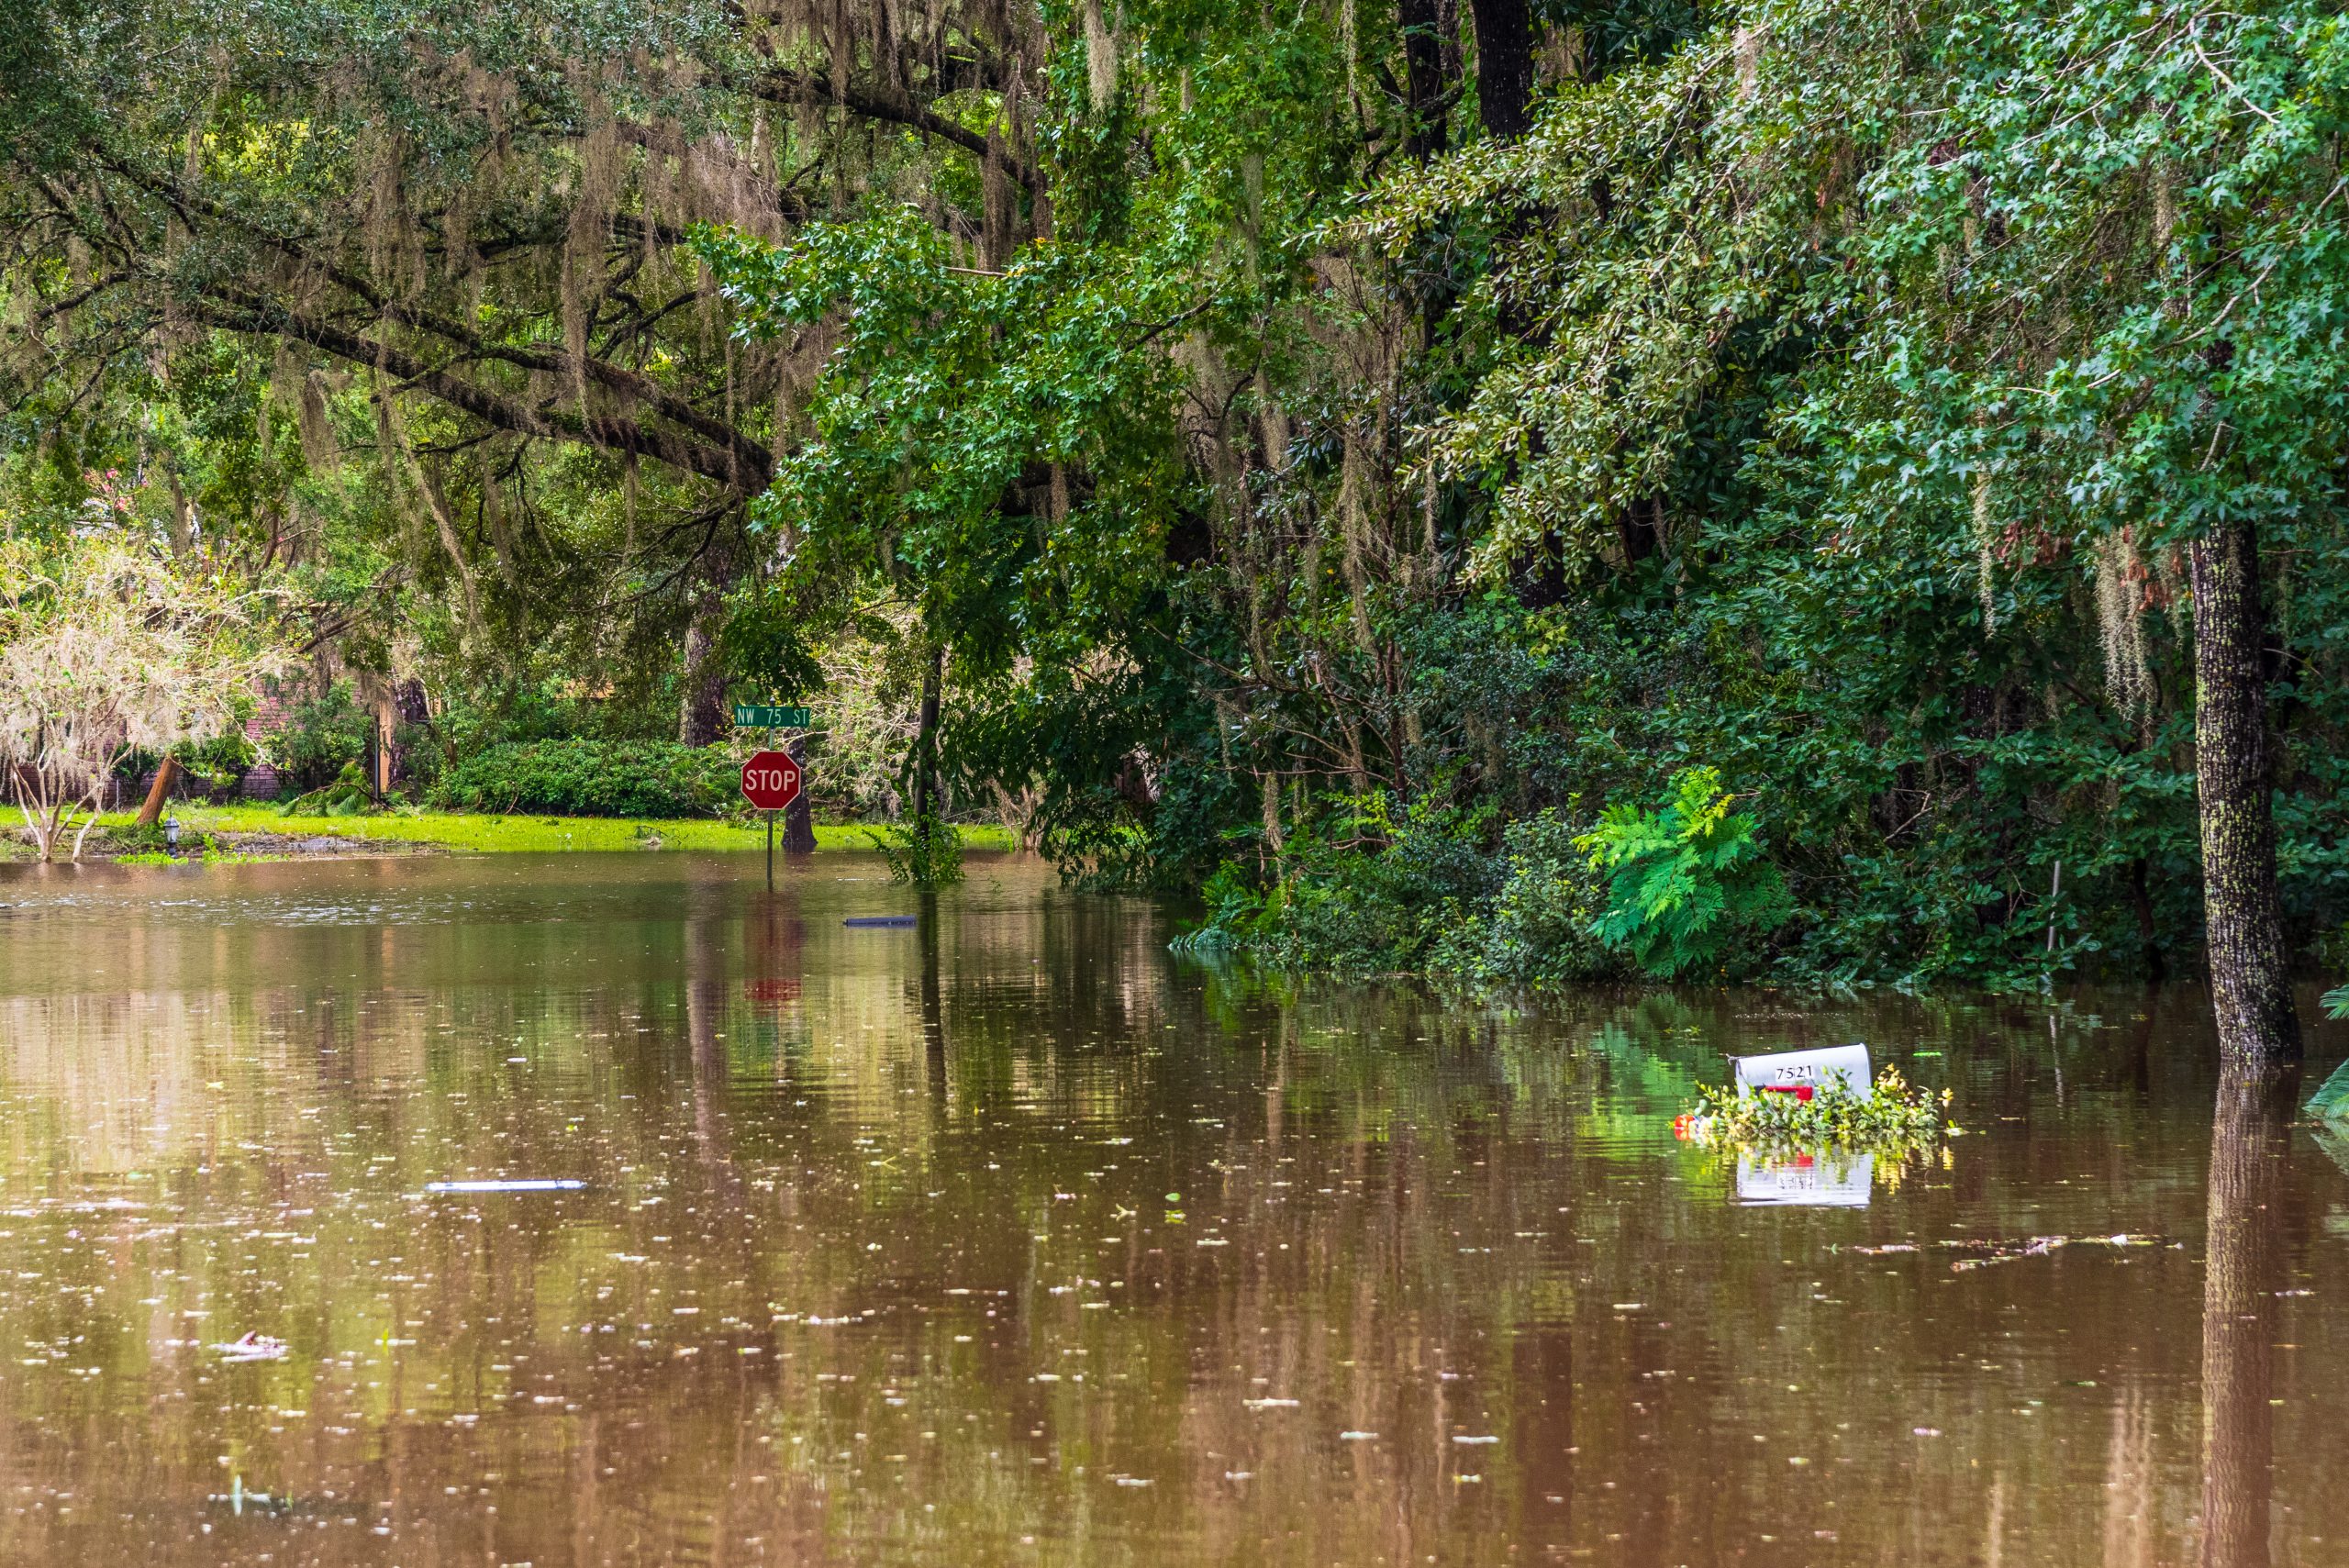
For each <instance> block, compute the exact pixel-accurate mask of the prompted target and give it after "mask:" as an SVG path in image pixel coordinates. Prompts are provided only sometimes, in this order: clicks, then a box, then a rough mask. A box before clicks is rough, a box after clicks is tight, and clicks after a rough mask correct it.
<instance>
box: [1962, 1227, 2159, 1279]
mask: <svg viewBox="0 0 2349 1568" xmlns="http://www.w3.org/2000/svg"><path fill="white" fill-rule="evenodd" d="M2169 1244H2170V1242H2169V1240H2168V1238H2166V1237H2163V1236H2132V1235H2130V1234H2128V1233H2127V1232H2123V1233H2121V1234H2120V1235H2117V1236H2033V1237H2032V1238H2031V1239H2030V1240H2027V1241H1964V1240H1946V1241H1942V1242H1938V1243H1936V1245H1939V1246H1943V1247H1948V1248H1954V1249H1958V1250H1962V1251H1971V1252H1978V1253H1980V1254H1981V1255H1980V1256H1978V1257H1972V1258H1960V1259H1958V1260H1957V1262H1954V1263H1952V1264H1950V1266H1949V1268H1950V1273H1959V1274H1962V1273H1965V1272H1966V1271H1967V1270H1969V1269H1987V1268H1988V1267H1989V1266H1990V1265H1991V1264H1993V1263H2011V1262H2014V1261H2015V1260H2016V1259H2017V1258H2043V1257H2045V1256H2046V1255H2047V1254H2048V1253H2050V1252H2054V1251H2059V1250H2061V1249H2063V1248H2065V1247H2162V1246H2167V1245H2169Z"/></svg>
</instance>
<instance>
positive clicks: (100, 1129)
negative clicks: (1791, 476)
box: [0, 855, 2349, 1568]
mask: <svg viewBox="0 0 2349 1568" xmlns="http://www.w3.org/2000/svg"><path fill="white" fill-rule="evenodd" d="M971 869H972V876H971V880H970V882H969V884H967V885H965V886H964V887H963V888H961V889H958V890H956V891H954V892H952V893H950V894H947V895H941V896H940V897H938V898H936V899H935V900H933V901H930V902H927V903H925V902H923V901H921V900H919V899H918V898H916V897H915V896H914V895H910V894H908V893H907V892H905V891H903V890H900V889H896V888H893V887H891V886H890V885H889V884H887V883H886V882H885V881H883V880H880V876H879V871H878V868H877V867H876V866H875V865H874V864H872V863H869V862H863V861H861V860H858V859H855V858H852V857H844V856H826V857H823V858H821V859H818V860H817V861H816V862H813V863H812V865H810V866H808V867H806V868H804V869H795V870H793V871H792V872H791V873H789V874H788V876H787V878H786V879H785V882H784V884H783V885H782V886H781V887H780V888H779V890H778V891H777V892H776V893H774V895H769V894H767V893H766V891H765V890H764V888H763V885H762V883H761V879H760V870H759V863H758V862H757V860H756V859H754V858H740V857H731V858H729V857H718V858H698V859H697V858H688V857H682V856H653V855H636V856H594V855H573V856H567V857H550V858H537V857H521V856H501V857H493V858H483V859H453V858H452V859H446V860H440V859H435V860H406V861H395V862H333V863H321V864H307V865H303V864H283V865H251V866H232V867H215V868H209V869H204V868H186V869H181V868H156V869H131V868H93V869H86V870H83V871H82V872H80V873H71V872H58V871H52V872H50V873H36V872H33V871H30V870H23V869H19V870H14V871H10V872H8V873H6V880H5V881H0V1346H4V1347H5V1356H6V1362H5V1367H4V1368H0V1562H7V1563H12V1564H13V1563H41V1564H75V1565H78V1564H105V1565H107V1568H114V1565H117V1564H133V1563H137V1564H150V1563H151V1564H164V1565H178V1564H198V1563H240V1564H242V1563H271V1564H277V1565H285V1564H303V1563H317V1564H334V1565H341V1564H403V1565H409V1568H429V1565H438V1564H459V1563H464V1564H500V1563H524V1562H528V1563H531V1564H534V1565H536V1568H557V1565H567V1564H581V1565H584V1564H589V1563H606V1562H610V1563H654V1562H711V1563H726V1564H748V1563H808V1564H813V1563H841V1564H866V1563H873V1564H879V1563H892V1564H895V1563H937V1564H956V1565H963V1564H973V1565H991V1564H998V1563H1001V1564H1020V1565H1026V1564H1063V1563H1066V1564H1074V1563H1086V1564H1095V1563H1098V1564H1137V1565H1147V1564H1194V1563H1218V1564H1257V1563H1266V1564H1284V1565H1286V1564H1297V1565H1304V1564H1314V1565H1321V1568H1327V1565H1331V1564H1342V1565H1353V1564H1375V1563H1387V1564H1395V1565H1397V1568H1400V1565H1403V1564H1423V1563H1430V1562H1433V1563H1440V1564H1468V1563H1475V1564H1501V1563H1513V1562H1544V1561H1570V1562H1598V1563H1621V1564H1630V1565H1639V1568H1645V1565H1648V1564H1682V1563H1685V1564H1692V1565H1697V1564H1716V1563H1741V1564H1799V1563H1817V1564H1876V1563H1894V1562H1898V1563H1903V1564H1927V1565H1938V1564H1961V1563H1965V1564H1999V1565H2018V1568H2020V1565H2025V1564H2042V1563H2056V1564H2101V1565H2105V1568H2123V1565H2125V1568H2140V1565H2147V1564H2158V1563H2180V1562H2195V1561H2198V1560H2202V1559H2204V1557H2205V1554H2206V1553H2207V1554H2208V1557H2209V1560H2211V1561H2218V1562H2226V1563H2229V1564H2232V1565H2235V1568H2242V1565H2245V1564H2251V1563H2261V1562H2276V1563H2283V1564H2321V1563H2344V1562H2349V1486H2344V1485H2343V1484H2342V1480H2341V1477H2342V1475H2343V1470H2344V1463H2349V1175H2344V1174H2343V1169H2342V1168H2341V1166H2340V1165H2338V1164H2337V1163H2336V1162H2335V1158H2334V1157H2333V1156H2332V1155H2331V1154H2328V1152H2327V1143H2326V1140H2325V1138H2324V1137H2323V1136H2321V1135H2320V1129H2319V1128H2318V1127H2317V1126H2316V1124H2314V1123H2312V1122H2311V1121H2310V1118H2308V1117H2307V1116H2306V1115H2305V1114H2304V1113H2302V1112H2301V1111H2300V1110H2299V1108H2298V1107H2299V1106H2300V1104H2301V1103H2302V1102H2304V1101H2305V1100H2306V1099H2307V1098H2308V1096H2309V1094H2310V1091H2311V1090H2312V1089H2313V1088H2314V1087H2315V1086H2316V1085H2317V1084H2319V1083H2320V1082H2321V1080H2322V1078H2323V1077H2324V1075H2325V1073H2326V1072H2327V1071H2328V1070H2329V1069H2330V1068H2331V1067H2332V1065H2333V1064H2334V1062H2337V1061H2338V1060H2339V1058H2340V1056H2341V1055H2342V1053H2343V1043H2344V1042H2343V1037H2342V1036H2341V1034H2340V1033H2339V1032H2338V1031H2337V1030H2334V1029H2329V1028H2327V1027H2326V1026H2321V1025H2320V1026H2317V1027H2316V1029H2315V1032H2314V1035H2313V1048H2312V1055H2311V1061H2310V1070H2309V1072H2308V1073H2307V1074H2306V1076H2305V1079H2304V1080H2303V1082H2302V1083H2300V1084H2298V1085H2296V1086H2288V1095H2287V1096H2286V1097H2282V1098H2277V1097H2276V1096H2265V1097H2263V1096H2262V1095H2258V1094H2255V1093H2243V1094H2231V1095H2220V1093H2219V1084H2218V1083H2217V1081H2216V1074H2215V1073H2214V1072H2213V1070H2212V1068H2211V1067H2210V1059H2211V1040H2210V1031H2209V1029H2208V1026H2207V1023H2206V1018H2205V1013H2204V1010H2203V1007H2202V1006H2201V1004H2200V1001H2199V998H2198V997H2197V996H2195V995H2192V994H2191V993H2188V992H2182V991H2173V992H2168V993H2164V994H2159V995H2154V994H2149V993H2139V992H2110V993H2095V994H2079V995H2070V996H2066V997H2065V998H2062V999H2061V1000H2059V1001H2058V1002H2056V1003H2054V1004H2052V1005H2051V1004H2046V1003H2042V1002H2037V1001H2031V1002H2009V1001H1996V1000H1978V999H1976V1000H1968V999H1943V1000H1937V1001H1926V1002H1920V1001H1916V1000H1911V999H1905V998H1899V997H1890V996H1887V997H1884V998H1880V999H1875V1000H1870V1001H1866V1002H1863V1003H1858V1004H1850V1005H1818V1004H1813V1003H1807V1002H1803V1001H1800V1000H1798V999H1795V998H1790V997H1787V996H1781V995H1769V994H1761V993H1746V994H1720V993H1686V994H1681V995H1578V996H1569V997H1565V998H1563V999H1558V1000H1554V1001H1551V1002H1546V1003H1542V1004H1538V1005H1537V1004H1531V1003H1520V1004H1516V1005H1510V1004H1507V1003H1502V1002H1496V1001H1491V1000H1462V999H1449V1000H1447V999H1445V998H1443V997H1442V996H1440V995H1436V994H1433V993H1431V992H1428V991H1425V990H1421V989H1418V988H1414V987H1407V986H1360V985H1345V984H1324V983H1312V984H1286V983H1267V982H1265V981H1264V980H1263V979H1261V978H1258V979H1252V978H1250V977H1249V976H1248V975H1246V974H1245V973H1240V972H1234V971H1228V970H1227V971H1219V970H1216V969H1213V968H1209V967H1205V966H1202V965H1200V964H1198V963H1197V962H1188V961H1185V960H1182V959H1178V958H1176V957H1174V956H1172V955H1170V954H1169V953H1168V952H1167V951H1166V949H1165V941H1166V937H1167V935H1168V933H1169V921H1168V919H1167V918H1166V917H1165V916H1164V915H1163V913H1162V912H1161V911H1159V910H1157V909H1156V908H1154V907H1152V906H1150V905H1148V904H1145V903H1141V902H1133V901H1119V900H1114V899H1108V898H1099V897H1085V896H1078V895H1070V894H1065V893H1063V892H1060V891H1058V890H1057V889H1056V888H1055V887H1054V886H1053V885H1052V881H1051V879H1050V876H1049V873H1045V872H1043V871H1041V870H1040V869H1039V868H1037V867H1035V866H1034V865H1033V864H1032V863H1023V862H1000V861H985V860H980V859H976V858H974V861H973V862H972V867H971ZM885 913H913V914H917V915H918V916H919V923H918V925H916V926H915V927H914V928H913V929H856V928H849V927H846V926H844V925H843V924H842V921H843V919H844V918H846V917H851V916H863V915H876V914H885ZM2311 1011H2312V1009H2311ZM1847 1040H1866V1041H1868V1042H1869V1043H1870V1044H1871V1045H1872V1046H1873V1047H1874V1048H1875V1050H1876V1054H1877V1058H1878V1060H1879V1061H1890V1062H1897V1063H1898V1064H1899V1065H1900V1066H1901V1067H1902V1068H1903V1069H1904V1070H1905V1071H1907V1072H1908V1073H1909V1075H1910V1076H1911V1077H1912V1078H1913V1079H1915V1080H1918V1081H1921V1082H1923V1083H1926V1084H1933V1085H1940V1084H1948V1085H1950V1086H1952V1087H1953V1088H1954V1090H1955V1094H1956V1101H1955V1113H1956V1116H1957V1119H1958V1120H1959V1121H1960V1122H1961V1123H1962V1124H1963V1125H1964V1126H1965V1128H1966V1129H1969V1134H1970V1135H1969V1136H1967V1137H1965V1138H1963V1139H1960V1140H1957V1141H1956V1142H1955V1143H1954V1145H1952V1147H1951V1151H1950V1156H1949V1159H1948V1162H1947V1163H1946V1165H1945V1166H1943V1165H1941V1164H1935V1165H1933V1166H1932V1167H1929V1168H1923V1169H1916V1168H1912V1169H1910V1170H1909V1171H1908V1172H1906V1173H1898V1180H1897V1181H1896V1180H1895V1179H1893V1177H1894V1175H1895V1174H1896V1173H1888V1172H1885V1171H1878V1170H1874V1169H1867V1168H1855V1167H1853V1166H1849V1165H1836V1164H1834V1163H1833V1162H1826V1163H1824V1164H1820V1165H1815V1166H1813V1167H1812V1168H1810V1169H1809V1170H1788V1171H1754V1170H1749V1171H1747V1172H1745V1173H1743V1175H1742V1177H1741V1174H1740V1173H1739V1172H1738V1171H1737V1170H1736V1168H1735V1166H1734V1164H1733V1163H1731V1164H1730V1165H1723V1164H1721V1163H1720V1162H1716V1161H1714V1160H1712V1159H1710V1158H1709V1157H1707V1156H1705V1155H1703V1154H1701V1153H1698V1152H1696V1151H1691V1150H1689V1149H1688V1148H1687V1147H1686V1146H1683V1145H1680V1144H1677V1143H1675V1140H1674V1139H1673V1136H1672V1132H1671V1126H1670V1124H1671V1121H1672V1118H1673V1117H1674V1115H1675V1113H1676V1112H1678V1111H1679V1110H1681V1109H1682V1108H1683V1107H1684V1106H1685V1104H1686V1102H1687V1096H1688V1091H1689V1085H1690V1084H1691V1083H1692V1082H1694V1081H1695V1080H1696V1079H1697V1078H1698V1077H1699V1076H1719V1075H1720V1073H1721V1058H1722V1056H1723V1054H1724V1053H1725V1052H1729V1051H1756V1050H1767V1049H1772V1048H1776V1047H1783V1046H1800V1045H1813V1044H1829V1043H1841V1042H1843V1041H1847ZM2214 1135H2215V1140H2216V1142H2215V1146H2216V1147H2217V1148H2218V1150H2219V1155H2218V1158H2217V1159H2216V1160H2215V1161H2214V1158H2213V1152H2212V1151H2213V1148H2214ZM2335 1147H2338V1145H2335ZM500 1178H503V1179H522V1178H529V1179H540V1180H564V1181H573V1182H577V1183H581V1184H584V1185H582V1186H580V1187H578V1188H576V1189H571V1190H552V1191H538V1192H520V1193H493V1194H466V1193H458V1194H446V1193H434V1192H430V1191H429V1190H428V1186H429V1184H433V1183H439V1182H448V1181H456V1180H466V1179H476V1180H478V1179H500ZM1741 1184H1742V1186H1743V1188H1744V1190H1745V1195H1746V1196H1747V1197H1748V1198H1749V1199H1753V1198H1761V1197H1766V1196H1773V1195H1775V1196H1776V1197H1778V1198H1781V1199H1793V1200H1798V1201H1792V1202H1779V1203H1775V1204H1765V1203H1759V1202H1745V1203H1741V1202H1740V1201H1739V1193H1740V1187H1741ZM2116 1236H2125V1237H2128V1238H2130V1239H2132V1243H2142V1244H2130V1245H2113V1244H2111V1240H2110V1239H2111V1238H2114V1237H2116ZM2048 1238H2064V1239H2067V1240H2068V1244H2065V1245H2062V1246H2057V1245H2054V1244H2053V1243H2052V1242H2049V1241H2047V1240H2044V1239H2048ZM248 1333H251V1334H255V1335H260V1336H267V1337H269V1338H271V1339H273V1340H282V1341H283V1342H284V1353H283V1355H282V1356H278V1357H276V1358H274V1359H262V1360H253V1361H237V1360H234V1359H231V1356H230V1354H229V1353H228V1352H226V1351H222V1350H220V1349H218V1348H217V1347H220V1346H223V1345H228V1344H232V1343H234V1342H235V1341H236V1340H239V1338H240V1337H241V1336H243V1335H246V1334H248Z"/></svg>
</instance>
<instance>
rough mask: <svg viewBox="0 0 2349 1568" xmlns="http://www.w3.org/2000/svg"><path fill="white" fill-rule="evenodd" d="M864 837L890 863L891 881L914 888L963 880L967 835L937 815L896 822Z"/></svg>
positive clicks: (866, 831)
mask: <svg viewBox="0 0 2349 1568" xmlns="http://www.w3.org/2000/svg"><path fill="white" fill-rule="evenodd" d="M864 836H865V837H866V838H868V839H870V840H873V847H874V849H876V850H878V851H881V854H882V856H883V858H884V859H885V860H886V861H887V862H889V880H890V881H891V882H902V883H906V884H908V885H911V886H914V887H942V886H945V885H946V884H950V883H956V882H960V881H962V880H963V835H962V834H961V833H959V832H957V831H956V830H955V828H954V827H953V825H952V823H947V822H941V821H940V820H939V819H938V818H937V817H935V816H930V817H919V818H917V819H916V820H914V821H911V822H892V823H890V824H889V825H888V826H887V827H885V828H883V829H882V830H881V831H880V832H878V833H876V832H874V830H873V829H872V828H866V829H865V830H864Z"/></svg>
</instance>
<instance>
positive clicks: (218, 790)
mask: <svg viewBox="0 0 2349 1568" xmlns="http://www.w3.org/2000/svg"><path fill="white" fill-rule="evenodd" d="M172 755H173V757H175V758H177V759H178V760H179V763H180V766H182V767H184V768H185V769H186V770H187V771H188V772H189V773H193V774H194V775H195V777H196V779H197V780H198V781H199V782H200V783H201V784H203V786H204V787H205V788H206V790H208V791H210V792H212V793H214V794H216V795H217V794H227V793H230V792H233V791H234V790H235V789H236V787H237V785H238V784H239V782H240V781H241V780H242V779H243V778H244V776H245V774H246V773H248V772H249V771H250V769H251V767H252V765H253V764H254V763H255V762H259V761H260V760H261V751H260V749H259V748H258V747H256V746H255V745H254V744H253V743H252V742H251V741H250V740H247V739H246V738H245V733H244V731H243V730H241V729H224V730H222V731H221V732H220V733H219V734H217V735H216V736H214V737H212V738H211V739H210V740H204V741H199V742H193V743H183V744H181V745H179V746H175V747H173V749H172Z"/></svg>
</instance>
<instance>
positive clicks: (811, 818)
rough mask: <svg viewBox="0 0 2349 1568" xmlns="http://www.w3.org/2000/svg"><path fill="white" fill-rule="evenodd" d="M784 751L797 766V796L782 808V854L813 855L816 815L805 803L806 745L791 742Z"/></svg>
mask: <svg viewBox="0 0 2349 1568" xmlns="http://www.w3.org/2000/svg"><path fill="white" fill-rule="evenodd" d="M783 749H784V751H785V753H786V754H787V755H788V756H789V757H790V758H791V760H792V761H793V762H796V763H798V764H799V780H800V783H799V795H798V797H797V798H796V799H795V800H794V801H792V803H791V804H790V805H789V806H785V807H784V808H783V852H784V853H785V854H786V855H805V854H810V853H813V852H814V851H815V848H816V814H815V811H814V809H813V808H812V807H811V806H809V805H808V803H807V742H806V741H805V740H796V739H795V740H791V741H789V742H787V743H786V744H785V746H784V748H783Z"/></svg>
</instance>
